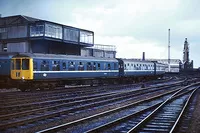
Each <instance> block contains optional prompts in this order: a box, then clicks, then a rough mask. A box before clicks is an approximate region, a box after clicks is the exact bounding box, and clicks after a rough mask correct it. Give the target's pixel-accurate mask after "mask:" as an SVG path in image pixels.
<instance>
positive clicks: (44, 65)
mask: <svg viewBox="0 0 200 133" xmlns="http://www.w3.org/2000/svg"><path fill="white" fill-rule="evenodd" d="M40 70H41V71H49V64H48V62H47V61H45V60H43V61H42V62H41V67H40Z"/></svg>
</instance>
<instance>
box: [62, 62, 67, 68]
mask: <svg viewBox="0 0 200 133" xmlns="http://www.w3.org/2000/svg"><path fill="white" fill-rule="evenodd" d="M62 67H63V70H66V68H67V67H66V62H63V63H62Z"/></svg>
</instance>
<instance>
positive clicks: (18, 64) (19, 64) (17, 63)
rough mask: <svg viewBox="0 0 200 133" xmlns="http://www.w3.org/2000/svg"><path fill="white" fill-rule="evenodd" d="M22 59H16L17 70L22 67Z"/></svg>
mask: <svg viewBox="0 0 200 133" xmlns="http://www.w3.org/2000/svg"><path fill="white" fill-rule="evenodd" d="M20 66H21V60H20V59H16V68H15V69H16V70H20V69H21V67H20Z"/></svg>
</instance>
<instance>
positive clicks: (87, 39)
mask: <svg viewBox="0 0 200 133" xmlns="http://www.w3.org/2000/svg"><path fill="white" fill-rule="evenodd" d="M80 42H82V43H90V44H93V43H94V40H93V33H92V32H88V31H80Z"/></svg>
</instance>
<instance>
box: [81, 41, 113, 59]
mask: <svg viewBox="0 0 200 133" xmlns="http://www.w3.org/2000/svg"><path fill="white" fill-rule="evenodd" d="M81 55H82V56H94V57H105V58H116V46H114V45H103V44H94V46H93V47H84V48H82V49H81Z"/></svg>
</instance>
